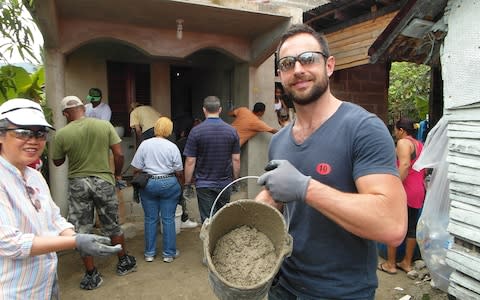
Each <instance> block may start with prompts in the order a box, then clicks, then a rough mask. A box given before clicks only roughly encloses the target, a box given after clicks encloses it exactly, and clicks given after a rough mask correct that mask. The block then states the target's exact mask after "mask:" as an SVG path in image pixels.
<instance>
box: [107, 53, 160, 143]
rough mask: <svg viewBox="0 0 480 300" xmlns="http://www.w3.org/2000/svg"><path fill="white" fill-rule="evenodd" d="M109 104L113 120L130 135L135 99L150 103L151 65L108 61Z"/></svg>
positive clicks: (115, 124)
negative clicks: (131, 111)
mask: <svg viewBox="0 0 480 300" xmlns="http://www.w3.org/2000/svg"><path fill="white" fill-rule="evenodd" d="M107 81H108V97H109V99H108V104H109V105H110V108H111V109H112V119H111V122H112V124H113V125H114V126H122V127H123V128H124V129H125V135H126V136H130V134H131V133H130V130H128V129H129V128H130V123H129V119H130V104H131V103H132V102H134V101H136V102H140V103H142V104H148V105H150V102H151V97H150V65H148V64H134V63H125V62H114V61H108V62H107Z"/></svg>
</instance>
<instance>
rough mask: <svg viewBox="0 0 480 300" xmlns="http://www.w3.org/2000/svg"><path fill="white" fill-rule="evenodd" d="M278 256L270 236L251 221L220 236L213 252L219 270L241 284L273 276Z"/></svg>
mask: <svg viewBox="0 0 480 300" xmlns="http://www.w3.org/2000/svg"><path fill="white" fill-rule="evenodd" d="M276 259H277V257H276V254H275V247H274V245H273V243H272V242H271V241H270V239H269V238H268V237H267V236H266V235H265V234H264V233H262V232H260V231H258V230H257V229H256V228H252V227H250V226H247V225H243V226H241V227H239V228H236V229H233V230H232V231H230V232H229V233H227V234H225V235H224V236H222V237H221V238H219V239H218V241H217V243H216V245H215V249H214V251H213V255H212V262H213V264H214V266H215V269H216V270H217V272H218V273H219V274H220V275H221V276H222V277H223V278H225V280H227V281H228V282H229V283H231V284H235V285H237V286H241V287H249V286H252V285H255V284H257V283H259V282H261V281H262V280H264V279H265V278H267V277H269V276H270V275H271V273H272V271H273V270H274V269H275V266H276Z"/></svg>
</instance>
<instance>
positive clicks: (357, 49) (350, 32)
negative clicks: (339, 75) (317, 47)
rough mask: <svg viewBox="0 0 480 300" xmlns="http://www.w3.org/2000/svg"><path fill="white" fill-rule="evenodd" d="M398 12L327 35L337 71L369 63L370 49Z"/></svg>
mask: <svg viewBox="0 0 480 300" xmlns="http://www.w3.org/2000/svg"><path fill="white" fill-rule="evenodd" d="M396 14H397V12H392V13H389V14H386V15H383V16H380V17H378V18H375V19H372V20H369V21H366V22H362V23H359V24H356V25H353V26H350V27H347V28H344V29H342V30H339V31H335V32H332V33H329V34H326V35H325V36H326V38H327V40H328V44H329V47H330V53H331V55H333V56H335V60H336V66H335V70H341V69H346V68H351V67H355V66H360V65H364V64H368V63H369V56H368V48H370V46H371V45H372V44H373V42H374V41H375V40H376V39H377V37H378V36H379V35H380V33H382V31H383V30H384V29H385V28H386V27H387V25H388V24H389V23H390V21H391V20H392V19H393V17H395V15H396Z"/></svg>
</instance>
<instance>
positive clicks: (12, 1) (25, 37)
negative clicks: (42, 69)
mask: <svg viewBox="0 0 480 300" xmlns="http://www.w3.org/2000/svg"><path fill="white" fill-rule="evenodd" d="M33 5H34V0H23V1H19V0H0V9H1V13H0V35H1V37H2V40H0V41H1V43H0V60H1V61H2V62H5V63H6V62H8V57H10V56H11V55H12V54H13V53H15V52H17V53H18V54H19V55H20V57H21V58H22V60H24V61H34V62H36V63H39V61H38V59H37V58H36V57H35V54H34V51H33V45H34V43H33V42H34V36H33V33H32V32H33V26H34V23H33V22H32V18H31V16H30V15H29V14H28V13H26V9H30V10H32V9H33Z"/></svg>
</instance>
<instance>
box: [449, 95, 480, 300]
mask: <svg viewBox="0 0 480 300" xmlns="http://www.w3.org/2000/svg"><path fill="white" fill-rule="evenodd" d="M446 115H447V116H448V120H449V122H448V156H447V160H448V162H449V168H448V178H449V179H450V199H451V204H450V222H449V224H448V228H447V230H448V231H449V232H450V233H451V234H452V235H453V236H454V237H455V243H454V245H453V247H452V248H451V249H449V250H448V251H447V257H446V262H447V264H448V265H450V266H451V267H453V268H454V269H455V270H454V271H453V273H452V274H451V276H450V286H449V290H448V291H449V293H450V294H451V295H453V296H456V297H457V299H480V270H479V266H480V176H479V174H480V108H479V107H478V105H477V106H470V107H464V108H461V109H455V110H447V111H446Z"/></svg>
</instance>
